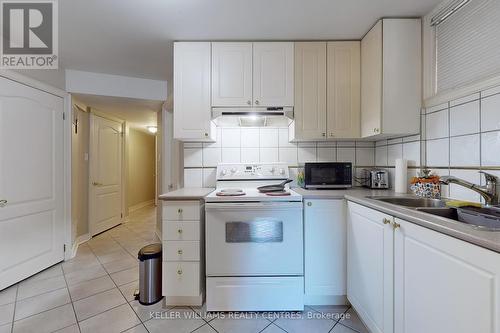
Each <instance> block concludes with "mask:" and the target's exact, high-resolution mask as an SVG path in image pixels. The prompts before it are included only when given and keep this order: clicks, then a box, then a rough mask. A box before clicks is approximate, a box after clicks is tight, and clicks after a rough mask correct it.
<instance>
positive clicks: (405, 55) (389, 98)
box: [361, 18, 422, 137]
mask: <svg viewBox="0 0 500 333" xmlns="http://www.w3.org/2000/svg"><path fill="white" fill-rule="evenodd" d="M421 61H422V60H421V20H420V19H406V18H403V19H392V18H390V19H382V20H380V21H378V22H377V24H375V26H374V27H373V28H372V29H371V30H370V31H369V32H368V33H367V34H366V35H365V37H364V38H363V39H362V41H361V136H362V137H373V136H379V137H382V136H383V137H389V136H398V135H410V134H416V133H418V132H419V129H420V108H421V104H422V103H421V102H422V95H421V80H422V79H421V76H422V74H421Z"/></svg>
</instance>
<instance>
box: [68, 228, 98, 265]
mask: <svg viewBox="0 0 500 333" xmlns="http://www.w3.org/2000/svg"><path fill="white" fill-rule="evenodd" d="M91 238H92V237H91V236H90V233H88V234H83V235H80V236H78V237H77V238H76V239H75V242H74V243H73V246H72V248H71V253H70V256H69V257H68V258H66V260H69V259H71V258H74V257H75V256H76V252H77V251H78V246H80V244H83V243H85V242H87V241H89V240H90V239H91Z"/></svg>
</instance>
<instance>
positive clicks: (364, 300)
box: [347, 202, 394, 333]
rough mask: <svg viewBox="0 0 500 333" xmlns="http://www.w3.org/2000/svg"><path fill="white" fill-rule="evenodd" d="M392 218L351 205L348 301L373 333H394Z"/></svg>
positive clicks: (349, 204) (349, 217) (348, 243)
mask: <svg viewBox="0 0 500 333" xmlns="http://www.w3.org/2000/svg"><path fill="white" fill-rule="evenodd" d="M392 222H393V218H392V217H391V216H388V215H386V214H383V213H381V212H378V211H376V210H373V209H370V208H366V207H363V206H360V205H358V204H356V203H353V202H349V203H348V219H347V298H348V299H349V301H350V302H351V304H352V306H353V307H354V308H355V309H356V311H357V312H358V314H359V315H360V317H361V318H362V319H363V322H364V323H365V324H366V325H367V326H368V328H369V329H370V331H371V332H373V333H392V332H393V303H394V302H393V269H394V265H393V250H394V244H393V241H394V231H393V227H392Z"/></svg>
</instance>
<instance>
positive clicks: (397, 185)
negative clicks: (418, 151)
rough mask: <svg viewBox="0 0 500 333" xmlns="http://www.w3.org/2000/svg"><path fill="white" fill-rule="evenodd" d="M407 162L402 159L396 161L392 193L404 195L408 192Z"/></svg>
mask: <svg viewBox="0 0 500 333" xmlns="http://www.w3.org/2000/svg"><path fill="white" fill-rule="evenodd" d="M407 169H408V161H407V160H405V159H402V158H398V159H397V160H396V175H395V176H396V177H395V180H394V192H396V193H406V192H407V190H408V171H407Z"/></svg>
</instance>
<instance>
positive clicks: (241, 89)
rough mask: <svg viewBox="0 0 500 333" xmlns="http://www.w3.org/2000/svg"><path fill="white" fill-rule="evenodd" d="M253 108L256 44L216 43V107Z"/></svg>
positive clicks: (214, 64) (213, 61) (213, 97)
mask: <svg viewBox="0 0 500 333" xmlns="http://www.w3.org/2000/svg"><path fill="white" fill-rule="evenodd" d="M251 105H252V43H224V42H219V43H212V106H251Z"/></svg>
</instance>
